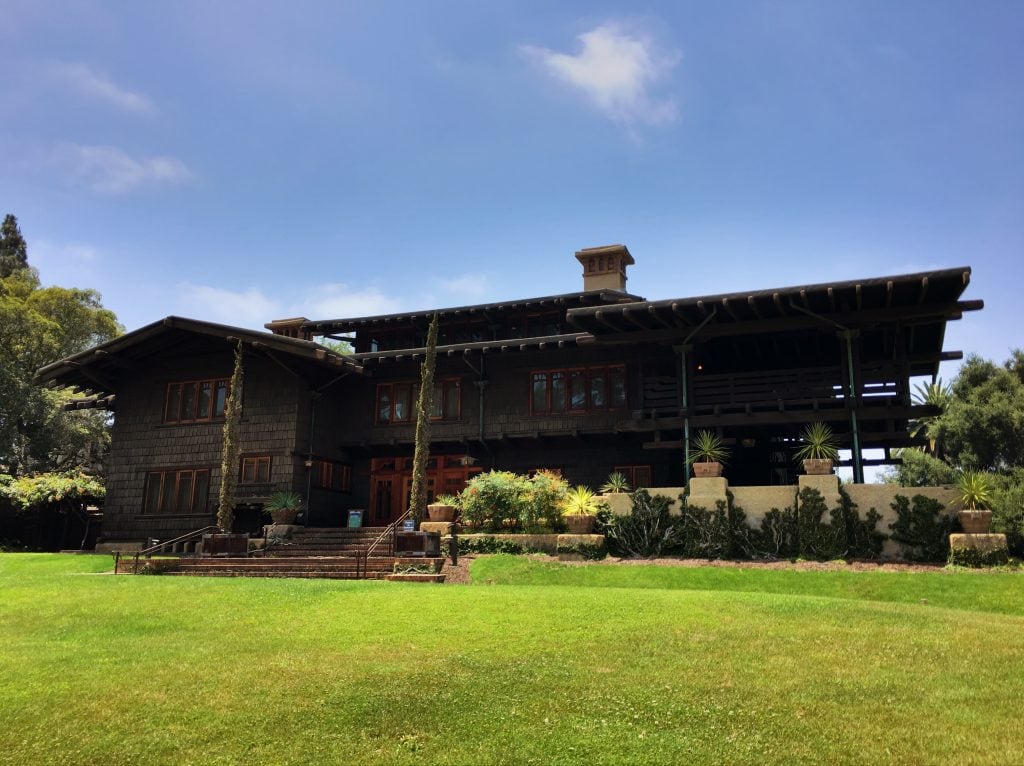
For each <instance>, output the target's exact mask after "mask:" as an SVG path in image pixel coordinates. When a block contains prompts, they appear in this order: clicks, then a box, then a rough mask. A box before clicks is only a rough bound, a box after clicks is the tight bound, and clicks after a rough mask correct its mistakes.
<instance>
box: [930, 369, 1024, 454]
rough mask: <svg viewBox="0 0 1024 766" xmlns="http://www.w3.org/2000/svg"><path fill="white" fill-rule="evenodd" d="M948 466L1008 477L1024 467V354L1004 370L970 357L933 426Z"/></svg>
mask: <svg viewBox="0 0 1024 766" xmlns="http://www.w3.org/2000/svg"><path fill="white" fill-rule="evenodd" d="M934 433H935V438H937V439H938V441H939V443H940V444H941V445H942V448H943V451H944V456H945V457H946V459H947V460H948V461H949V463H950V464H952V465H954V466H957V467H959V468H963V469H966V470H985V471H999V472H1006V471H1009V470H1010V469H1012V468H1014V467H1018V466H1024V351H1022V350H1020V349H1017V350H1015V351H1014V352H1013V353H1012V354H1011V356H1010V359H1009V360H1008V361H1007V362H1006V363H1005V364H1003V365H997V364H995V363H993V362H990V361H988V360H985V359H982V358H981V357H978V356H974V355H972V356H970V357H968V358H967V361H965V362H964V365H963V367H961V369H960V374H959V375H958V376H957V378H956V380H955V381H954V382H953V396H952V398H951V399H950V401H949V405H948V407H947V408H946V411H945V413H944V414H943V415H942V416H941V417H940V418H939V419H938V421H937V422H936V423H935V424H934Z"/></svg>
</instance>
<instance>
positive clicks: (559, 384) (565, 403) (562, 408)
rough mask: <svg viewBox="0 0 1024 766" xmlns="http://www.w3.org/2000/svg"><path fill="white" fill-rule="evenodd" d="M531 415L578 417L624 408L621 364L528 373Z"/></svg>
mask: <svg viewBox="0 0 1024 766" xmlns="http://www.w3.org/2000/svg"><path fill="white" fill-rule="evenodd" d="M529 399H530V414H531V415H565V414H573V415H578V414H582V413H588V412H607V411H609V410H619V409H624V408H625V407H626V406H627V403H628V400H629V392H628V390H627V383H626V365H625V364H605V365H588V366H585V367H565V368H560V369H552V370H532V371H531V372H530V390H529Z"/></svg>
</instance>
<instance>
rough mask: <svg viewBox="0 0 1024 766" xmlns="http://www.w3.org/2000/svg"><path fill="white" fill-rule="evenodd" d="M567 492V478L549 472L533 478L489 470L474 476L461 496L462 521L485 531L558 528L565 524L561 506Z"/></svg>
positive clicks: (531, 530) (551, 529)
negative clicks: (562, 519) (562, 518)
mask: <svg viewBox="0 0 1024 766" xmlns="http://www.w3.org/2000/svg"><path fill="white" fill-rule="evenodd" d="M567 493H568V485H567V484H566V482H565V480H564V479H562V478H561V477H560V476H557V475H555V474H553V473H549V472H547V471H538V472H537V474H536V475H535V476H533V477H532V478H531V477H527V476H522V475H520V474H516V473H512V472H511V471H488V472H487V473H481V474H477V475H476V476H474V477H473V478H472V479H470V481H469V483H468V484H467V485H466V488H465V489H464V490H463V491H462V494H461V495H460V496H459V505H460V507H461V509H462V521H463V522H464V523H467V524H468V525H469V526H472V527H474V528H479V529H480V530H482V531H497V532H509V531H521V532H539V531H541V530H549V531H555V530H557V529H559V528H560V527H561V526H562V521H561V510H560V505H561V503H562V500H563V499H564V498H565V496H566V494H567Z"/></svg>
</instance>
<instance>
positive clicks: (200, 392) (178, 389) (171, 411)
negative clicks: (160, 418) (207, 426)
mask: <svg viewBox="0 0 1024 766" xmlns="http://www.w3.org/2000/svg"><path fill="white" fill-rule="evenodd" d="M228 384H229V380H228V378H213V379H211V380H190V381H186V382H184V383H168V384H167V395H166V397H165V398H164V422H165V423H199V422H204V421H209V420H214V419H215V418H222V417H224V406H225V404H226V403H227V400H228Z"/></svg>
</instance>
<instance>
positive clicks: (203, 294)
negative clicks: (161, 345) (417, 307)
mask: <svg viewBox="0 0 1024 766" xmlns="http://www.w3.org/2000/svg"><path fill="white" fill-rule="evenodd" d="M178 290H179V294H178V300H177V301H176V305H175V306H173V307H171V310H172V311H174V312H176V313H181V314H185V315H186V316H201V317H203V318H204V319H209V320H211V321H215V322H223V323H225V324H233V325H238V326H241V327H252V328H255V329H262V328H263V325H264V324H265V323H266V322H269V321H270V320H272V319H283V318H286V317H294V316H306V317H310V318H311V319H336V318H340V317H356V316H371V315H374V314H389V313H394V312H397V311H400V310H401V309H402V303H401V301H400V300H398V299H397V298H395V297H393V296H390V295H386V294H385V293H383V292H381V291H380V290H378V289H376V288H366V289H362V290H354V289H352V288H351V287H349V286H348V285H346V284H343V283H340V282H335V283H327V284H323V285H315V286H313V287H309V288H306V289H304V290H299V291H298V294H293V295H292V296H289V297H285V298H272V297H270V296H268V295H267V294H266V293H265V292H264V291H263V290H262V289H260V288H257V287H249V288H246V289H244V290H228V289H225V288H222V287H211V286H210V285H202V284H195V283H192V282H182V283H181V284H179V285H178Z"/></svg>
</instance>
